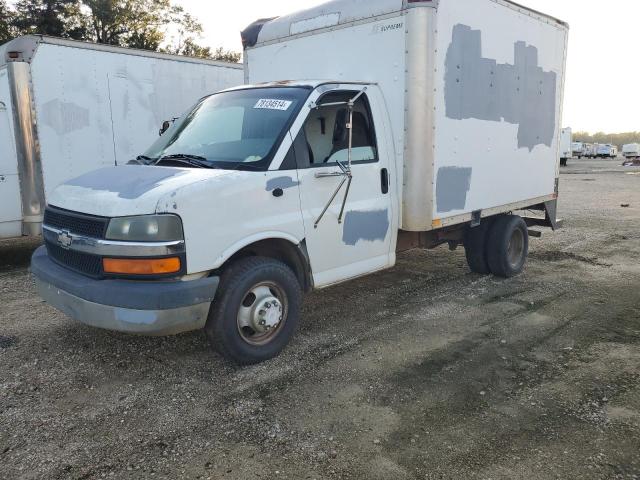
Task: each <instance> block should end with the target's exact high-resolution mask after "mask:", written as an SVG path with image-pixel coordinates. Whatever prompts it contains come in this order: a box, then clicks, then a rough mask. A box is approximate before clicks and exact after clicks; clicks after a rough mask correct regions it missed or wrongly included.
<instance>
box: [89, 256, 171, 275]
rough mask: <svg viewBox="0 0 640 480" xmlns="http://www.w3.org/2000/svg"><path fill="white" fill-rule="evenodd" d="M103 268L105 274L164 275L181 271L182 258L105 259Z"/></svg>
mask: <svg viewBox="0 0 640 480" xmlns="http://www.w3.org/2000/svg"><path fill="white" fill-rule="evenodd" d="M102 266H103V268H104V272H105V273H119V274H124V275H164V274H167V273H177V272H179V271H180V266H181V265H180V258H178V257H171V258H153V259H146V258H143V259H139V258H135V259H134V258H104V259H102Z"/></svg>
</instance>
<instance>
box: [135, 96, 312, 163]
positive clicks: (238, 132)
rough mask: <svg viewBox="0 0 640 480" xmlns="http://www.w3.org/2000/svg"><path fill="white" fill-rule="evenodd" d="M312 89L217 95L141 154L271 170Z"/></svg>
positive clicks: (150, 158) (149, 157)
mask: <svg viewBox="0 0 640 480" xmlns="http://www.w3.org/2000/svg"><path fill="white" fill-rule="evenodd" d="M309 93H310V90H308V89H306V88H294V87H290V88H256V89H249V90H236V91H232V92H223V93H218V94H216V95H212V96H210V97H207V98H205V99H203V100H202V101H201V102H199V103H198V104H197V105H196V106H195V107H194V108H193V109H192V110H191V111H190V112H189V113H187V114H186V115H184V116H183V117H181V118H180V119H178V120H177V121H176V122H175V123H174V125H172V126H171V128H169V130H167V131H166V132H165V134H164V135H163V136H162V137H160V138H159V139H158V140H157V141H156V142H155V143H154V144H153V145H152V146H151V148H149V150H147V151H146V152H145V153H144V155H143V156H142V157H141V158H144V159H147V160H148V161H149V162H158V161H162V160H163V159H165V158H168V159H176V158H182V159H190V160H191V161H194V159H195V160H197V161H198V162H200V164H202V166H210V167H212V168H228V169H236V168H237V169H242V168H243V167H244V168H245V169H251V170H266V169H267V168H268V167H269V164H270V163H271V160H272V158H273V155H275V152H276V150H277V147H278V145H279V144H280V140H281V139H282V137H283V136H284V135H285V133H286V131H287V129H288V128H289V126H290V124H291V122H292V121H293V119H294V118H295V116H296V114H297V113H298V112H299V111H300V108H301V106H302V104H303V102H304V101H305V100H306V98H307V97H308V95H309Z"/></svg>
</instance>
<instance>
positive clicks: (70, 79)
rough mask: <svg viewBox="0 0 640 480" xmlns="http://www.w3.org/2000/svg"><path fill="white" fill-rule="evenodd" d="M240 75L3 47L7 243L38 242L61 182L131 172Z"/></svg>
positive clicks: (3, 226) (43, 41) (102, 50)
mask: <svg viewBox="0 0 640 480" xmlns="http://www.w3.org/2000/svg"><path fill="white" fill-rule="evenodd" d="M242 82H243V73H242V66H241V65H236V64H231V63H224V62H214V61H209V60H201V59H195V58H189V57H184V56H177V55H165V54H161V53H155V52H148V51H140V50H132V49H126V48H118V47H112V46H107V45H97V44H91V43H84V42H75V41H71V40H65V39H60V38H48V37H41V36H25V37H20V38H17V39H15V40H12V41H10V42H8V43H6V44H4V45H2V46H0V202H1V204H2V209H0V239H2V238H8V237H16V236H20V235H38V234H40V226H41V223H42V218H43V217H42V216H43V212H44V206H45V204H46V200H47V198H48V197H49V195H50V194H51V192H52V191H53V189H54V188H55V187H57V186H58V185H59V184H60V183H62V182H64V181H65V180H68V179H70V178H73V177H76V176H78V175H81V174H83V173H86V172H89V171H91V170H95V169H96V168H100V167H105V166H109V165H118V164H124V163H126V162H127V161H129V160H131V159H132V158H135V156H136V155H137V154H139V153H140V152H142V151H143V150H144V149H145V148H146V147H147V146H148V145H149V144H150V143H151V142H152V141H153V139H154V137H155V138H157V136H158V125H159V124H160V123H161V122H162V121H163V120H171V119H173V118H175V117H178V116H179V115H180V114H181V113H182V112H183V111H184V110H186V109H187V108H188V107H189V106H191V105H193V104H194V103H195V102H196V101H197V100H198V99H199V98H201V97H202V96H203V95H205V94H208V93H211V92H214V91H218V90H222V89H224V88H228V87H231V86H236V85H240V84H242Z"/></svg>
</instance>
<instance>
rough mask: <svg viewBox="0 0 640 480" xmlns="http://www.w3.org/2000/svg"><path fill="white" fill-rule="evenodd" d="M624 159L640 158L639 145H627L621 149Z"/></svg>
mask: <svg viewBox="0 0 640 480" xmlns="http://www.w3.org/2000/svg"><path fill="white" fill-rule="evenodd" d="M622 155H623V156H624V157H625V158H640V143H628V144H626V145H624V146H623V147H622Z"/></svg>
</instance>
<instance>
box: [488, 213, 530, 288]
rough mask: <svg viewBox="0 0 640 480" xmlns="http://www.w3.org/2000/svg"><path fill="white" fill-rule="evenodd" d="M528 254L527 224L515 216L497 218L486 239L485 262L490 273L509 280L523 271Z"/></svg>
mask: <svg viewBox="0 0 640 480" xmlns="http://www.w3.org/2000/svg"><path fill="white" fill-rule="evenodd" d="M528 253H529V232H528V230H527V224H526V223H525V222H524V220H523V219H522V218H521V217H519V216H517V215H505V216H503V217H498V219H496V221H495V222H494V223H493V225H492V227H491V230H490V231H489V235H488V238H487V261H488V264H489V269H490V270H491V273H493V274H494V275H496V276H498V277H504V278H510V277H513V276H515V275H518V274H519V273H520V272H522V270H523V269H524V265H525V263H526V261H527V255H528Z"/></svg>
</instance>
